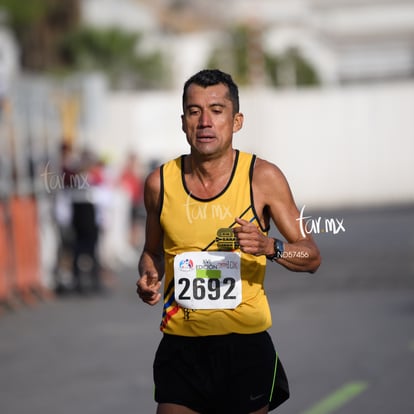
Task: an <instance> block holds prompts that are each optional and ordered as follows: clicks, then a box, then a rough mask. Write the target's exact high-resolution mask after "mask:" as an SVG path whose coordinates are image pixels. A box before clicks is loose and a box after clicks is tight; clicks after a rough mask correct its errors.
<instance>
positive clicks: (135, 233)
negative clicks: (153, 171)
mask: <svg viewBox="0 0 414 414" xmlns="http://www.w3.org/2000/svg"><path fill="white" fill-rule="evenodd" d="M119 184H120V186H121V188H122V189H124V190H125V192H126V193H127V195H128V202H129V219H130V221H129V225H130V229H129V230H130V234H129V242H130V243H131V245H132V246H133V247H135V248H138V247H139V246H140V244H141V228H142V222H141V221H142V216H143V211H142V210H143V180H142V177H141V174H140V169H139V160H138V157H137V155H136V154H129V155H128V157H127V160H126V163H125V165H124V167H123V169H122V171H121V174H120V176H119Z"/></svg>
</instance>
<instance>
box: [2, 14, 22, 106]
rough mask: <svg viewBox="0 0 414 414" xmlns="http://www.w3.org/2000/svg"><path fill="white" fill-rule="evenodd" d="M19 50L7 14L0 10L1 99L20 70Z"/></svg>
mask: <svg viewBox="0 0 414 414" xmlns="http://www.w3.org/2000/svg"><path fill="white" fill-rule="evenodd" d="M18 60H19V52H18V47H17V43H16V40H15V39H14V37H13V35H12V33H11V31H10V29H9V28H8V27H7V26H6V25H5V14H4V13H3V12H2V11H1V10H0V100H1V99H2V97H3V96H4V95H5V94H6V92H7V90H8V89H9V88H10V84H11V82H12V79H13V77H15V76H16V75H17V71H18Z"/></svg>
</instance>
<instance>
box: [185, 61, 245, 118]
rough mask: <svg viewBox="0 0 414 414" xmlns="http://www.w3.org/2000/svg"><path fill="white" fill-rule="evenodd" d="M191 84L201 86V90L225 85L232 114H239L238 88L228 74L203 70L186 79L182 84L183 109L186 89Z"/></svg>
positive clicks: (213, 70)
mask: <svg viewBox="0 0 414 414" xmlns="http://www.w3.org/2000/svg"><path fill="white" fill-rule="evenodd" d="M193 83H194V84H196V85H198V86H202V87H203V88H207V87H208V86H213V85H218V84H220V83H222V84H223V85H226V86H227V87H228V89H229V94H228V97H229V99H230V100H231V102H232V103H233V113H234V114H236V113H237V112H239V110H240V104H239V88H238V87H237V85H236V84H235V83H234V81H233V79H232V77H231V76H230V75H229V74H228V73H224V72H222V71H221V70H219V69H203V70H201V71H200V72H198V73H196V74H195V75H193V76H191V78H190V79H188V80H187V82H185V84H184V90H183V107H184V106H185V104H184V103H185V99H186V95H187V89H188V87H189V86H190V85H191V84H193Z"/></svg>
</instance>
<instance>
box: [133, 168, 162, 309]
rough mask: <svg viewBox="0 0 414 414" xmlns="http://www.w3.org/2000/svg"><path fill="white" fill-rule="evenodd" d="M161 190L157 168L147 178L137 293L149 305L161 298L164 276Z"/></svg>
mask: <svg viewBox="0 0 414 414" xmlns="http://www.w3.org/2000/svg"><path fill="white" fill-rule="evenodd" d="M160 191H161V185H160V170H159V169H157V170H155V171H154V172H152V173H151V174H150V175H149V176H148V178H147V179H146V180H145V187H144V203H145V209H146V211H147V218H146V225H145V244H144V249H143V252H142V254H141V257H140V260H139V264H138V272H139V275H140V278H139V279H138V281H137V294H138V296H139V297H140V298H141V299H142V300H143V301H144V302H145V303H148V304H149V305H155V304H156V303H158V302H159V300H160V299H161V294H160V292H159V290H160V288H161V280H162V278H163V276H164V252H163V245H162V239H163V237H162V229H161V224H160V217H159V208H160V196H161V194H160Z"/></svg>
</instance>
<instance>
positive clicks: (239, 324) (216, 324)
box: [160, 150, 272, 336]
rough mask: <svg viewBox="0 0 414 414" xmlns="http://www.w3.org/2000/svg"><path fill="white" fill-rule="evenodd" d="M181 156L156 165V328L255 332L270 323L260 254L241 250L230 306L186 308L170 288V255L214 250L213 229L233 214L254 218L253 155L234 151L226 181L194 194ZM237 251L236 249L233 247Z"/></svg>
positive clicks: (201, 333) (226, 222)
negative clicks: (160, 245)
mask: <svg viewBox="0 0 414 414" xmlns="http://www.w3.org/2000/svg"><path fill="white" fill-rule="evenodd" d="M184 157H185V156H181V157H179V158H176V159H175V160H171V161H169V162H167V163H166V164H164V165H163V166H162V167H161V197H162V198H161V210H160V222H161V226H162V229H163V231H164V251H165V280H164V306H163V315H162V321H161V331H162V332H164V333H167V334H172V335H182V336H208V335H224V334H229V333H247V334H248V333H257V332H261V331H264V330H266V329H268V328H269V327H270V326H271V323H272V321H271V314H270V309H269V304H268V301H267V298H266V295H265V292H264V287H263V282H264V277H265V269H266V257H265V256H253V255H249V254H245V253H241V259H240V271H241V284H242V301H241V303H240V304H239V305H238V306H237V307H236V308H235V309H197V310H194V309H186V308H183V307H181V306H179V305H178V304H177V302H176V301H175V296H174V294H175V292H174V258H175V256H176V255H178V254H180V253H184V252H194V251H217V250H219V249H218V246H217V243H216V235H217V230H218V229H220V228H226V227H227V228H231V227H233V226H235V225H236V223H235V221H234V218H235V217H241V218H243V219H244V220H247V221H251V222H255V223H256V224H257V226H258V228H259V230H260V231H261V232H262V233H264V234H267V231H268V229H263V228H262V227H261V226H260V223H259V221H258V219H257V216H256V212H255V209H254V204H253V193H252V176H253V169H254V163H255V159H256V157H255V155H253V154H248V153H244V152H241V151H238V150H237V151H236V158H235V162H234V166H233V171H232V174H231V177H230V180H229V182H228V183H227V185H226V187H225V188H224V190H223V191H222V192H221V193H220V194H217V195H216V196H215V197H213V198H211V199H208V200H205V199H199V198H197V197H194V196H193V195H192V194H190V192H189V191H188V190H187V188H186V184H185V180H184V167H183V164H184ZM236 251H239V252H240V250H239V249H238V250H236Z"/></svg>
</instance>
